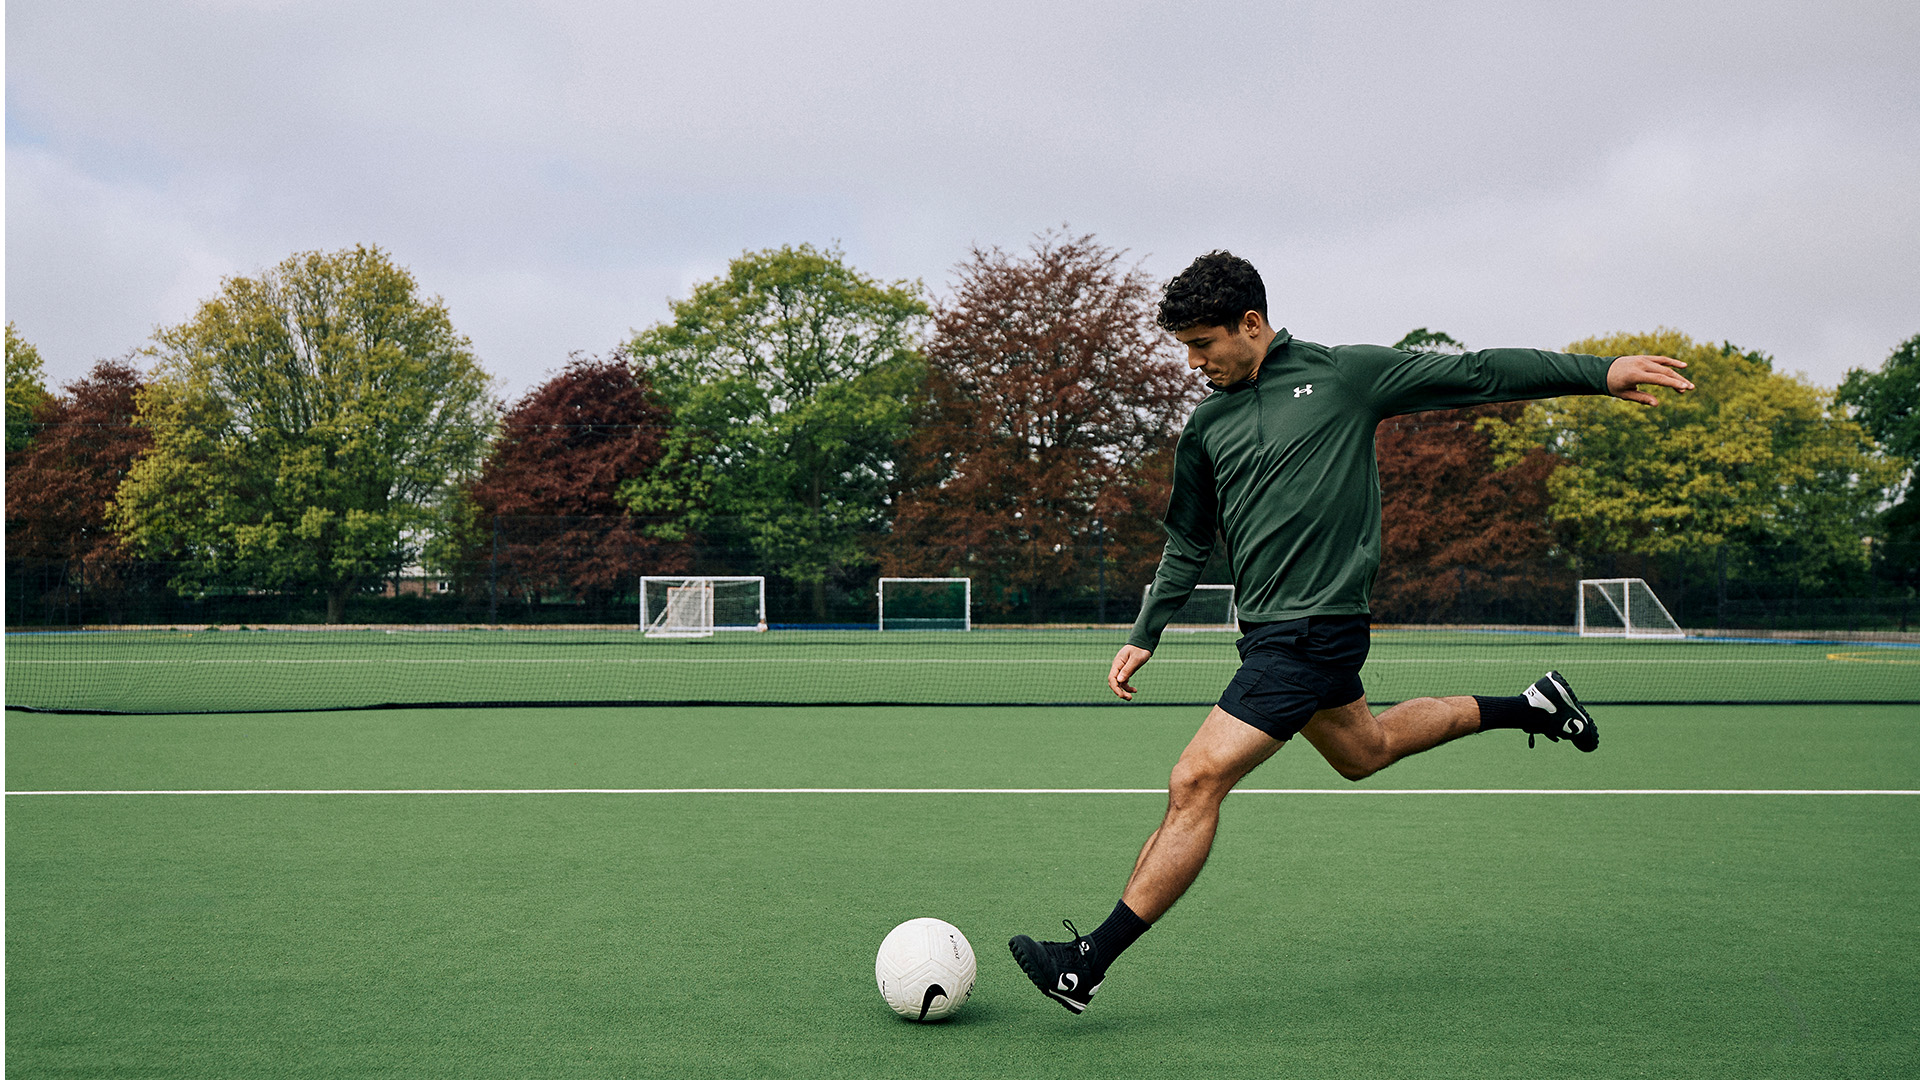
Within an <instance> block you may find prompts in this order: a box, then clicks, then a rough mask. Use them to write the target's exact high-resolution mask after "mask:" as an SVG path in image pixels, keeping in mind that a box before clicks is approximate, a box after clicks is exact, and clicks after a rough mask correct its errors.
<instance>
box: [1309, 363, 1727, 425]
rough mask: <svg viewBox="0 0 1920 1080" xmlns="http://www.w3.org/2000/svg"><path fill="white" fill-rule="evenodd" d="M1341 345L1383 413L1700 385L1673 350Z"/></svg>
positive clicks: (1648, 400)
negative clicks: (1419, 349)
mask: <svg viewBox="0 0 1920 1080" xmlns="http://www.w3.org/2000/svg"><path fill="white" fill-rule="evenodd" d="M1338 351H1339V353H1340V356H1339V360H1340V363H1341V366H1342V368H1344V369H1347V370H1350V371H1352V372H1353V374H1354V375H1355V376H1357V377H1358V378H1359V379H1360V380H1362V384H1363V385H1365V386H1367V388H1368V390H1369V391H1370V393H1369V395H1368V396H1370V397H1371V398H1372V399H1373V400H1374V403H1375V405H1376V407H1377V409H1378V410H1379V414H1380V415H1381V416H1383V417H1385V416H1398V415H1400V414H1402V413H1410V412H1424V411H1427V410H1429V409H1458V408H1464V407H1466V406H1469V405H1486V404H1490V403H1493V402H1499V401H1522V400H1527V399H1531V398H1546V397H1559V396H1560V395H1562V394H1612V395H1614V396H1615V397H1619V398H1623V399H1625V400H1628V401H1635V402H1639V403H1641V404H1643V405H1654V404H1658V399H1657V398H1655V397H1654V396H1653V395H1652V394H1649V393H1647V392H1645V391H1644V390H1642V389H1640V388H1641V387H1642V386H1648V385H1653V386H1667V387H1671V388H1673V389H1675V390H1678V391H1680V392H1681V393H1685V392H1687V391H1689V390H1692V389H1693V383H1691V382H1689V381H1688V380H1687V379H1686V378H1685V377H1684V376H1682V375H1681V374H1680V373H1679V371H1678V369H1679V368H1683V367H1686V364H1685V363H1684V362H1683V361H1680V360H1675V359H1673V358H1672V357H1666V356H1620V357H1608V356H1590V355H1587V354H1585V353H1557V352H1546V351H1544V350H1541V349H1480V350H1476V351H1474V352H1465V353H1409V352H1404V351H1402V350H1399V349H1389V348H1385V347H1382V346H1375V345H1358V346H1347V347H1343V348H1342V349H1340V350H1338Z"/></svg>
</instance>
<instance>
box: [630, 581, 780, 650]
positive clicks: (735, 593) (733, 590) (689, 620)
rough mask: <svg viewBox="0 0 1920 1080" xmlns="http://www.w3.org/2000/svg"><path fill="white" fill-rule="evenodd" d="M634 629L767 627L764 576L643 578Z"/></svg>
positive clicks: (702, 632)
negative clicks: (637, 619)
mask: <svg viewBox="0 0 1920 1080" xmlns="http://www.w3.org/2000/svg"><path fill="white" fill-rule="evenodd" d="M640 628H641V629H643V630H645V631H646V632H647V636H648V637H709V636H711V635H712V634H713V633H714V632H715V631H716V630H765V629H766V628H767V579H766V578H764V577H652V576H649V577H643V578H641V579H640Z"/></svg>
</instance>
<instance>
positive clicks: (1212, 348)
mask: <svg viewBox="0 0 1920 1080" xmlns="http://www.w3.org/2000/svg"><path fill="white" fill-rule="evenodd" d="M1256 318H1257V316H1256ZM1249 323H1252V325H1248V324H1249ZM1258 330H1259V323H1258V322H1254V320H1252V319H1249V320H1244V321H1243V322H1242V323H1241V324H1240V325H1239V326H1205V325H1201V326H1189V327H1187V328H1186V329H1185V330H1178V331H1175V332H1174V335H1173V336H1174V337H1175V338H1176V339H1178V340H1179V342H1180V344H1182V345H1185V346H1186V347H1187V366H1188V367H1190V368H1193V369H1195V370H1196V371H1199V372H1200V373H1201V374H1202V375H1205V376H1206V378H1207V381H1208V382H1210V383H1212V384H1213V385H1215V386H1232V385H1233V384H1234V383H1237V382H1239V381H1240V380H1242V379H1244V378H1246V377H1247V376H1249V375H1251V374H1253V371H1254V369H1255V368H1257V367H1259V366H1260V359H1261V357H1262V356H1263V355H1264V353H1265V351H1264V350H1263V349H1261V347H1260V341H1259V333H1258Z"/></svg>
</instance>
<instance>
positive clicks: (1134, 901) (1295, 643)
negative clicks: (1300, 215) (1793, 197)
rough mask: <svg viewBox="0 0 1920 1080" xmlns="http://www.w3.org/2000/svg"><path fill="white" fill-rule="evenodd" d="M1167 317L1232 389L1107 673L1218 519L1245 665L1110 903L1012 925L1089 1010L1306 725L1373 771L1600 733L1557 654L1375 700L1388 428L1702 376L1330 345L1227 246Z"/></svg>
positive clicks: (1163, 318) (1131, 656)
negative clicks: (1273, 304) (1470, 749)
mask: <svg viewBox="0 0 1920 1080" xmlns="http://www.w3.org/2000/svg"><path fill="white" fill-rule="evenodd" d="M1158 321H1159V323H1160V325H1161V326H1162V327H1163V328H1165V329H1167V330H1169V331H1171V332H1172V333H1173V335H1174V337H1175V338H1177V339H1178V340H1179V341H1180V342H1181V343H1182V344H1184V345H1185V346H1186V347H1187V364H1188V365H1189V366H1190V367H1193V368H1195V369H1197V370H1199V371H1200V372H1201V373H1202V374H1204V375H1205V376H1206V379H1207V381H1208V382H1209V383H1211V384H1212V385H1213V387H1214V392H1213V394H1212V395H1210V396H1209V397H1208V398H1207V399H1206V400H1205V401H1203V402H1201V403H1200V405H1199V406H1198V407H1197V408H1195V409H1194V411H1193V416H1192V417H1191V418H1190V419H1188V421H1187V425H1186V428H1185V429H1184V430H1183V431H1182V432H1181V433H1180V442H1179V445H1178V448H1177V449H1176V451H1175V455H1174V476H1173V495H1172V497H1171V499H1170V500H1169V503H1168V506H1167V515H1166V533H1167V544H1166V549H1165V552H1164V553H1163V554H1162V555H1161V558H1160V570H1159V573H1158V574H1156V575H1155V576H1154V580H1153V587H1152V589H1151V590H1150V593H1149V596H1148V599H1147V602H1146V603H1145V604H1144V605H1143V606H1142V608H1141V611H1140V617H1139V619H1138V620H1136V621H1135V623H1134V626H1133V632H1132V634H1131V635H1129V637H1128V639H1127V644H1126V645H1125V646H1123V647H1122V648H1121V649H1120V652H1119V654H1118V655H1116V656H1115V657H1114V658H1113V667H1112V670H1111V671H1110V672H1109V674H1108V676H1107V685H1108V686H1110V687H1112V689H1113V692H1114V693H1115V694H1118V695H1119V696H1120V697H1122V698H1126V699H1129V700H1131V699H1132V697H1133V694H1134V688H1133V684H1132V679H1133V676H1134V674H1135V673H1136V672H1138V671H1139V670H1140V667H1141V665H1143V664H1145V663H1146V662H1147V661H1148V659H1150V658H1151V657H1152V655H1153V649H1154V647H1155V646H1156V645H1157V644H1158V643H1159V639H1160V631H1161V630H1162V629H1163V628H1164V627H1165V626H1166V624H1167V620H1168V619H1170V618H1171V617H1172V616H1173V614H1174V612H1176V611H1177V610H1179V608H1180V607H1181V605H1183V604H1184V603H1186V600H1187V596H1188V594H1189V593H1191V592H1192V591H1193V586H1194V584H1195V582H1196V581H1198V579H1199V577H1200V569H1201V567H1202V566H1204V565H1205V564H1206V561H1207V557H1208V555H1209V554H1211V553H1212V550H1213V544H1214V538H1215V536H1216V535H1217V536H1218V537H1219V539H1220V542H1221V543H1223V544H1224V545H1225V549H1226V555H1227V561H1228V563H1229V565H1230V566H1231V568H1232V571H1233V580H1234V587H1235V594H1234V595H1235V600H1236V602H1237V605H1238V608H1239V614H1240V618H1241V624H1240V626H1241V631H1242V636H1241V638H1240V640H1239V643H1238V647H1239V650H1240V657H1241V667H1240V670H1239V671H1238V673H1236V674H1235V675H1234V677H1233V680H1232V681H1231V682H1230V683H1229V684H1228V685H1227V689H1226V692H1225V693H1223V694H1222V695H1221V697H1220V703H1219V704H1218V705H1216V706H1214V708H1213V711H1212V712H1211V713H1209V714H1208V716H1207V718H1206V720H1205V722H1203V723H1202V724H1201V725H1200V730H1199V732H1198V733H1197V734H1196V735H1194V737H1193V741H1192V742H1190V743H1188V744H1187V748H1186V750H1185V751H1184V752H1183V753H1182V754H1181V755H1180V760H1179V762H1178V763H1177V764H1175V765H1174V768H1173V777H1172V779H1171V781H1170V782H1169V783H1168V795H1167V813H1166V817H1165V818H1164V819H1163V820H1162V821H1161V824H1160V827H1159V829H1157V830H1155V831H1154V833H1153V835H1151V836H1149V837H1148V838H1147V842H1146V845H1145V846H1144V847H1142V848H1141V849H1140V857H1139V858H1138V859H1137V860H1136V861H1135V863H1134V868H1133V874H1132V876H1131V877H1129V878H1128V879H1127V885H1126V889H1125V890H1124V891H1123V892H1122V893H1121V898H1120V902H1119V903H1118V904H1116V905H1115V906H1114V909H1113V913H1112V914H1111V915H1110V916H1108V917H1107V920H1106V922H1104V923H1102V924H1101V925H1100V927H1099V928H1098V929H1096V930H1094V932H1093V933H1091V934H1088V935H1085V936H1082V935H1081V934H1080V932H1079V931H1078V930H1075V929H1074V927H1073V924H1072V923H1071V922H1068V923H1067V924H1066V926H1067V930H1068V932H1070V933H1072V934H1073V935H1074V939H1073V940H1072V941H1070V942H1058V941H1034V940H1033V939H1032V938H1029V937H1027V936H1026V935H1024V934H1023V935H1020V936H1019V937H1016V938H1014V939H1013V940H1012V941H1010V942H1009V943H1008V947H1009V948H1010V949H1011V950H1012V952H1013V956H1014V959H1015V960H1017V961H1018V962H1019V964H1020V967H1021V969H1022V970H1024V971H1025V972H1026V974H1027V977H1028V978H1029V979H1031V980H1033V983H1034V985H1035V986H1037V987H1039V988H1040V990H1041V992H1042V993H1044V994H1046V995H1047V996H1048V997H1051V998H1053V999H1054V1000H1055V1001H1058V1002H1059V1003H1060V1004H1062V1005H1064V1006H1066V1007H1067V1008H1068V1009H1069V1010H1070V1011H1072V1012H1074V1013H1079V1012H1081V1011H1082V1010H1084V1009H1085V1008H1086V1007H1087V1003H1088V1002H1089V1001H1090V1000H1091V999H1092V997H1093V992H1094V991H1095V990H1097V989H1099V987H1100V982H1101V980H1102V979H1103V978H1104V977H1105V975H1106V971H1107V967H1108V965H1109V964H1111V963H1112V962H1113V960H1114V959H1115V958H1116V957H1117V956H1119V955H1120V952H1121V951H1122V950H1124V949H1125V948H1127V947H1128V946H1129V945H1131V944H1133V942H1134V941H1136V940H1138V939H1139V937H1140V935H1142V934H1144V933H1145V932H1146V931H1147V928H1148V927H1149V926H1151V925H1152V924H1153V923H1154V922H1155V921H1156V920H1157V919H1159V918H1160V916H1162V915H1164V914H1166V912H1167V909H1168V908H1170V907H1172V906H1173V904H1174V901H1176V900H1178V899H1179V898H1180V895H1181V894H1182V893H1184V892H1186V890H1187V887H1188V886H1190V885H1192V884H1193V881H1194V878H1196V877H1197V876H1199V873H1200V868H1201V866H1202V865H1204V864H1205V862H1206V859H1207V852H1208V850H1209V849H1210V848H1211V847H1212V845H1213V834H1214V830H1215V828H1216V827H1217V826H1218V825H1219V821H1220V802H1221V800H1222V799H1224V798H1226V795H1227V792H1229V791H1231V790H1232V789H1233V786H1234V785H1235V784H1237V783H1239V782H1240V780H1241V778H1242V777H1245V776H1246V775H1247V774H1248V773H1249V772H1251V771H1253V769H1254V767H1256V766H1258V765H1259V764H1260V763H1261V762H1263V761H1265V760H1266V759H1267V758H1269V757H1271V756H1272V755H1273V753H1274V752H1275V751H1277V750H1279V749H1280V747H1281V746H1282V745H1283V744H1284V743H1285V742H1286V741H1287V740H1288V739H1290V738H1292V737H1293V736H1294V735H1295V734H1299V735H1302V736H1304V737H1305V738H1306V740H1307V742H1308V743H1310V744H1312V746H1313V748H1314V749H1316V750H1318V751H1319V752H1320V754H1321V755H1322V756H1323V757H1325V758H1326V759H1327V761H1328V763H1329V764H1331V765H1332V766H1333V767H1334V768H1335V769H1336V770H1338V771H1339V773H1340V775H1342V776H1345V777H1346V778H1347V779H1349V780H1361V779H1364V778H1365V777H1368V776H1371V775H1373V774H1374V773H1376V772H1379V771H1380V770H1381V769H1384V768H1386V767H1387V766H1388V765H1391V764H1393V763H1394V762H1395V761H1398V760H1400V759H1401V758H1404V757H1406V756H1408V755H1409V754H1417V753H1419V752H1421V751H1423V750H1429V749H1432V748H1433V747H1435V746H1438V745H1440V744H1441V743H1444V742H1447V741H1449V740H1451V739H1457V738H1459V737H1460V736H1462V735H1468V734H1472V733H1474V732H1477V731H1487V730H1491V729H1494V728H1515V729H1518V730H1521V731H1525V732H1527V734H1528V742H1529V744H1531V743H1532V741H1533V736H1535V735H1544V736H1546V737H1547V738H1548V739H1550V740H1552V741H1554V742H1559V741H1561V740H1562V739H1565V740H1567V741H1570V742H1572V743H1573V745H1574V746H1575V747H1577V748H1578V749H1580V750H1582V751H1587V752H1591V751H1592V750H1594V749H1595V748H1596V747H1598V746H1599V741H1600V733H1599V730H1598V729H1597V728H1596V727H1595V725H1594V722H1593V717H1592V716H1590V715H1588V713H1587V712H1586V710H1584V709H1583V708H1581V706H1580V703H1579V701H1578V700H1577V699H1576V698H1575V697H1574V695H1573V691H1572V689H1571V688H1570V687H1569V686H1568V685H1567V682H1566V679H1565V678H1563V677H1562V676H1561V675H1560V674H1559V673H1558V672H1548V673H1547V674H1546V675H1545V676H1543V677H1542V678H1541V679H1540V680H1539V681H1538V682H1536V683H1534V684H1533V685H1532V686H1530V687H1528V688H1527V690H1526V691H1525V692H1524V693H1523V694H1520V695H1517V696H1514V697H1477V696H1475V697H1448V698H1419V699H1415V700H1412V701H1405V702H1402V703H1400V704H1398V705H1395V706H1394V707H1392V708H1390V709H1388V710H1386V711H1385V712H1382V713H1381V714H1380V715H1378V716H1375V715H1374V714H1373V712H1372V710H1371V709H1369V708H1368V707H1367V698H1366V693H1365V691H1364V690H1363V689H1362V687H1361V684H1360V666H1361V664H1362V663H1363V662H1364V661H1365V660H1366V658H1367V644H1368V636H1367V632H1368V614H1367V613H1368V601H1369V599H1370V596H1371V593H1372V589H1373V578H1374V574H1375V572H1376V571H1377V570H1378V569H1379V566H1380V484H1379V479H1378V474H1377V471H1376V467H1375V462H1374V456H1373V453H1374V449H1373V447H1374V444H1373V437H1374V428H1375V427H1376V426H1377V425H1378V424H1379V422H1380V421H1381V420H1382V419H1384V418H1386V417H1389V416H1397V415H1400V414H1403V413H1410V412H1419V411H1422V410H1427V409H1453V408H1460V407H1463V406H1467V405H1480V404H1485V403H1488V402H1496V401H1516V400H1520V399H1524V398H1539V397H1553V396H1557V395H1561V394H1603V393H1605V394H1613V395H1614V396H1616V397H1620V398H1625V399H1626V400H1628V401H1634V402H1638V403H1640V404H1643V405H1657V404H1659V401H1658V399H1656V398H1655V397H1654V396H1653V395H1652V394H1650V393H1647V392H1646V391H1644V390H1642V389H1640V387H1641V386H1643V385H1648V384H1651V385H1655V386H1666V387H1670V388H1672V389H1674V390H1677V391H1680V392H1682V393H1685V392H1686V391H1689V390H1692V389H1693V384H1692V383H1690V382H1688V381H1687V380H1686V379H1685V378H1684V377H1682V376H1681V375H1680V374H1679V373H1678V372H1677V371H1675V370H1674V369H1676V368H1682V367H1685V366H1686V365H1685V364H1684V363H1682V362H1681V361H1679V360H1674V359H1672V358H1669V357H1664V356H1622V357H1617V358H1614V357H1599V356H1585V355H1577V354H1568V353H1550V352H1539V351H1535V350H1531V349H1489V350H1484V351H1480V352H1469V353H1460V354H1449V353H1407V352H1402V351H1400V350H1398V349H1389V348H1382V347H1379V346H1373V345H1349V346H1340V347H1337V348H1328V347H1327V346H1324V345H1315V344H1313V343H1311V342H1306V341H1299V340H1296V339H1294V338H1293V337H1292V335H1290V334H1288V333H1287V331H1286V330H1284V329H1280V330H1275V329H1274V328H1273V326H1272V325H1271V324H1270V323H1269V322H1268V321H1267V297H1266V286H1265V285H1264V284H1262V282H1261V280H1260V275H1259V273H1258V272H1257V271H1256V270H1254V268H1253V266H1252V264H1250V263H1248V262H1247V261H1246V260H1244V259H1240V258H1236V257H1235V256H1233V255H1232V254H1230V253H1228V252H1225V251H1215V252H1213V253H1211V254H1208V255H1204V256H1202V257H1200V258H1199V259H1196V260H1194V263H1193V265H1192V266H1190V267H1188V268H1187V269H1186V270H1185V271H1183V272H1182V273H1181V274H1180V275H1179V276H1178V277H1175V278H1174V279H1173V280H1172V281H1171V282H1168V283H1167V287H1166V296H1165V298H1164V299H1163V300H1162V301H1161V304H1160V312H1159V319H1158Z"/></svg>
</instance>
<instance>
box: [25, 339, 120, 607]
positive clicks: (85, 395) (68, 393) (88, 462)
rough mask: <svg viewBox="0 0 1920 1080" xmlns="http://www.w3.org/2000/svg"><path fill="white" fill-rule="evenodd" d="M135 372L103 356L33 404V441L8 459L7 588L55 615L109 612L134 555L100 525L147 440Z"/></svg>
mask: <svg viewBox="0 0 1920 1080" xmlns="http://www.w3.org/2000/svg"><path fill="white" fill-rule="evenodd" d="M140 386H141V379H140V372H139V371H138V370H137V369H135V368H134V367H133V365H132V364H129V363H127V362H126V361H123V360H102V361H100V362H99V363H97V364H95V365H94V367H93V370H92V371H91V372H88V373H87V375H86V377H85V378H82V379H80V380H79V381H77V382H73V383H69V384H67V386H66V387H65V388H64V393H61V394H59V395H56V396H54V397H52V398H48V399H46V400H44V401H42V402H40V404H39V405H38V406H37V407H36V408H35V409H34V414H33V422H34V424H35V426H36V428H37V429H38V434H36V435H35V437H34V441H33V442H32V443H31V444H30V445H28V447H27V448H26V449H25V450H24V451H22V452H20V453H17V454H9V455H7V570H8V574H7V576H8V578H9V579H11V580H10V582H9V584H10V585H12V586H13V587H14V588H16V589H18V588H21V587H25V588H26V590H27V591H28V592H29V594H30V595H31V596H32V597H33V598H35V599H37V600H39V601H40V602H42V603H44V604H48V605H53V606H55V607H57V608H58V609H60V611H61V613H62V616H61V618H62V621H65V622H80V621H82V620H83V619H85V618H87V617H88V616H89V615H91V616H92V617H94V618H103V617H104V618H109V619H110V618H112V616H113V613H114V611H115V609H116V608H117V605H118V603H119V601H120V599H121V597H122V595H123V593H124V590H125V587H126V584H127V581H126V576H127V572H128V570H129V569H130V567H131V566H132V565H133V564H134V562H135V559H134V557H133V555H132V554H131V553H130V552H129V551H128V549H127V547H126V546H125V545H124V544H123V543H122V542H121V539H120V537H119V536H118V535H116V534H115V533H114V532H112V531H111V530H110V529H108V528H107V524H106V515H107V504H108V502H110V501H111V500H112V499H113V496H114V491H115V489H117V488H118V487H119V486H120V481H121V479H122V478H124V477H125V476H126V475H127V470H128V469H129V468H130V467H131V466H132V465H133V460H134V458H136V457H138V456H139V455H140V453H141V452H142V451H144V450H145V449H146V448H147V446H148V444H149V443H150V441H151V440H150V438H149V437H148V434H147V432H146V430H145V429H144V428H139V427H135V426H134V423H133V418H134V394H135V392H136V391H138V390H139V389H140Z"/></svg>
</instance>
